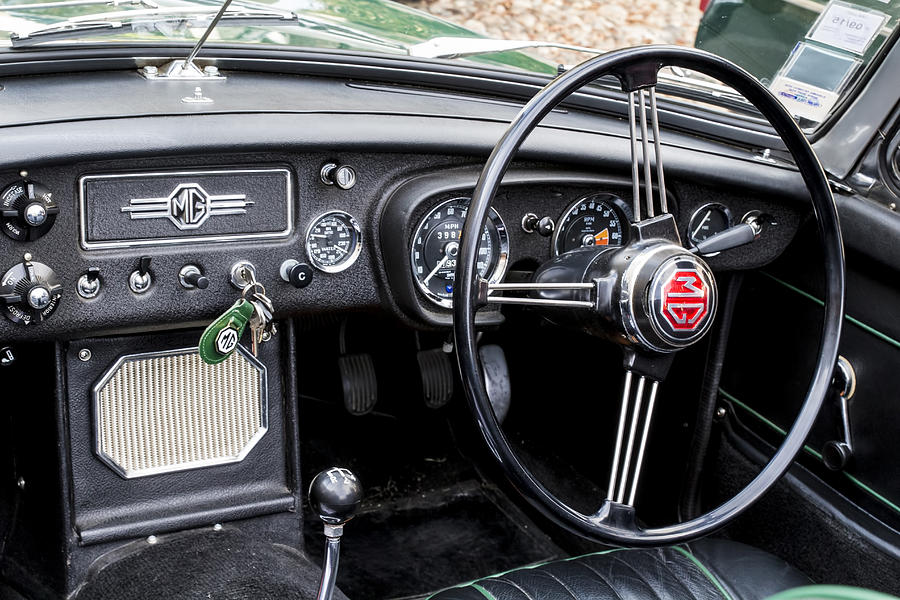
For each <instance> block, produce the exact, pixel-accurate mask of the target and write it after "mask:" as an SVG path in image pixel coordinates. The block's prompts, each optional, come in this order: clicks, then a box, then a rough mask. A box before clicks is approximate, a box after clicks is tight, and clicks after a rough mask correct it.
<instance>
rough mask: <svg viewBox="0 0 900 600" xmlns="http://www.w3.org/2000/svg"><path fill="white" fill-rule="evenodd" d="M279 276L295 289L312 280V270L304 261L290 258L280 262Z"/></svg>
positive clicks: (303, 286) (306, 284) (304, 285)
mask: <svg viewBox="0 0 900 600" xmlns="http://www.w3.org/2000/svg"><path fill="white" fill-rule="evenodd" d="M279 273H280V274H281V278H282V279H283V280H284V281H287V282H288V283H289V284H291V285H292V286H294V287H295V288H297V289H302V288H305V287H306V286H308V285H309V284H310V283H311V282H312V278H313V270H312V267H310V266H309V265H308V264H306V263H302V262H300V261H299V260H294V259H293V258H290V259H288V260H286V261H284V262H283V263H281V268H280V269H279Z"/></svg>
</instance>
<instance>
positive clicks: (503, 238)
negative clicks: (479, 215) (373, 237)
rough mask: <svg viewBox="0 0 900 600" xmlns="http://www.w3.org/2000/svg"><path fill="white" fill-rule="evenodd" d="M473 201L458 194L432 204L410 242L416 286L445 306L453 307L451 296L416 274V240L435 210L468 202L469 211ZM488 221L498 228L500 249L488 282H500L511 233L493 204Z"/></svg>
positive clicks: (410, 255)
mask: <svg viewBox="0 0 900 600" xmlns="http://www.w3.org/2000/svg"><path fill="white" fill-rule="evenodd" d="M471 201H472V199H471V198H470V197H468V196H457V197H455V198H450V199H448V200H444V201H443V202H441V203H440V204H437V205H435V206H432V207H431V209H430V210H429V211H428V212H427V213H425V216H423V217H422V218H421V219H420V220H419V223H418V225H416V228H415V230H414V231H413V235H412V238H411V239H410V244H409V264H410V267H411V271H410V273H411V275H412V278H413V281H415V282H416V286H417V287H418V288H419V291H420V292H422V294H424V296H425V297H426V298H428V299H429V300H431V301H432V302H433V303H435V304H437V305H438V306H442V307H444V308H453V300H452V299H450V298H443V297H441V296H439V295H437V294H435V293H434V292H432V291H431V290H430V289H429V288H428V286H427V285H424V284H423V283H422V280H421V279H419V277H418V275H416V244H415V240H416V238H417V237H418V236H419V232H421V231H422V227H424V225H425V223H426V222H427V221H428V219H430V218H431V215H433V214H434V213H435V211H437V210H440V209H442V208H443V207H445V206H447V205H448V204H452V203H454V202H455V203H457V204H466V205H467V207H466V211H468V204H469V203H470V202H471ZM466 214H468V212H467V213H466ZM488 221H489V222H490V223H491V224H493V225H494V228H495V229H496V230H497V239H498V240H499V242H500V243H499V246H500V248H499V250H500V254H499V256H498V257H497V264H496V265H495V266H494V270H493V271H491V273H490V277H489V278H488V283H499V282H500V280H502V279H503V277H504V275H506V268H507V266H508V265H509V233H508V232H507V230H506V223H505V222H504V221H503V217H501V216H500V213H499V212H497V210H496V209H495V208H494V207H493V206H492V207H491V208H490V210H489V211H488Z"/></svg>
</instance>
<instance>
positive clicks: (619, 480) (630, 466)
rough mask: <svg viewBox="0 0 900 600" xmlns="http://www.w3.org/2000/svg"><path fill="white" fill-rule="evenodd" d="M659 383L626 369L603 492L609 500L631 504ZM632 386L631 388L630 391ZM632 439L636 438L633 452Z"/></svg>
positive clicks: (639, 473)
mask: <svg viewBox="0 0 900 600" xmlns="http://www.w3.org/2000/svg"><path fill="white" fill-rule="evenodd" d="M635 380H636V381H635ZM659 383H660V382H659V381H657V380H654V379H650V378H649V377H647V376H645V375H637V374H635V373H634V372H632V371H630V370H628V371H626V372H625V383H624V385H623V389H622V403H621V407H620V409H619V425H618V428H617V430H616V442H615V447H614V450H613V463H612V467H611V468H610V473H609V486H608V487H607V492H606V500H607V501H608V502H615V503H617V504H622V505H625V506H634V499H635V496H636V495H637V488H638V482H639V481H640V478H641V469H642V467H643V463H644V450H645V449H646V447H647V436H648V434H649V433H650V423H651V421H652V420H653V413H654V409H655V408H656V396H657V392H658V390H659ZM632 388H634V393H633V394H632ZM645 397H646V399H645ZM629 414H630V417H629ZM626 426H627V428H628V431H627V442H626V443H625V446H624V453H623V446H622V442H623V441H625V438H626ZM638 435H639V436H640V438H638ZM635 442H637V452H636V453H635Z"/></svg>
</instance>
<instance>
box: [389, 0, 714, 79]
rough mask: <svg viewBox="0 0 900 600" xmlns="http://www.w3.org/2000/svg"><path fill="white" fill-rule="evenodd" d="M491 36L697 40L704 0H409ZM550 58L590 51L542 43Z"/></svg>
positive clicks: (583, 42)
mask: <svg viewBox="0 0 900 600" xmlns="http://www.w3.org/2000/svg"><path fill="white" fill-rule="evenodd" d="M405 4H408V5H409V6H413V7H415V8H418V9H420V10H424V11H426V12H428V13H431V14H433V15H437V16H439V17H441V18H444V19H446V20H448V21H452V22H453V23H457V24H459V25H462V26H463V27H467V28H468V29H471V30H473V31H476V32H478V33H481V34H484V35H486V36H488V37H494V38H502V39H516V40H521V39H530V40H544V41H553V42H561V43H565V44H573V45H577V46H588V47H591V48H598V49H600V50H612V49H615V48H624V47H627V46H635V45H638V44H679V45H684V46H692V45H693V44H694V36H695V34H696V33H697V24H698V23H699V21H700V15H701V13H700V6H699V5H700V2H699V0H405ZM537 52H538V54H540V55H541V56H543V57H544V58H547V59H549V60H552V61H555V62H559V63H563V64H573V63H577V62H581V61H583V60H585V59H586V58H587V57H588V56H587V55H585V54H583V53H574V52H568V51H562V50H552V49H546V48H542V49H540V50H537Z"/></svg>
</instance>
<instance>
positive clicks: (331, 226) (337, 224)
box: [306, 210, 362, 273]
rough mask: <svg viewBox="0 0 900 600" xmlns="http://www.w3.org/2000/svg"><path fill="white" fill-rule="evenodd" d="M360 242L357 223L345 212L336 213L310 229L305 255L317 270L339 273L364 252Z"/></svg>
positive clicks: (322, 219) (317, 222)
mask: <svg viewBox="0 0 900 600" xmlns="http://www.w3.org/2000/svg"><path fill="white" fill-rule="evenodd" d="M361 239H362V232H361V231H360V228H359V224H358V223H357V222H356V219H354V218H353V216H352V215H349V214H347V213H345V212H344V211H342V210H333V211H331V212H327V213H325V214H324V215H320V216H319V217H318V218H317V219H315V220H314V221H313V223H312V225H310V226H309V231H308V232H307V233H306V255H307V256H308V257H309V260H310V262H312V264H313V266H314V267H316V268H317V269H320V270H322V271H325V272H326V273H337V272H339V271H343V270H344V269H346V268H347V267H349V266H350V265H352V264H353V263H354V262H356V259H357V257H359V253H360V251H361V250H362V244H360V241H361Z"/></svg>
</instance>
